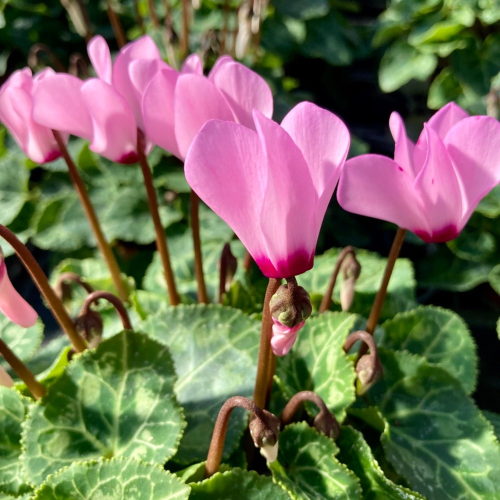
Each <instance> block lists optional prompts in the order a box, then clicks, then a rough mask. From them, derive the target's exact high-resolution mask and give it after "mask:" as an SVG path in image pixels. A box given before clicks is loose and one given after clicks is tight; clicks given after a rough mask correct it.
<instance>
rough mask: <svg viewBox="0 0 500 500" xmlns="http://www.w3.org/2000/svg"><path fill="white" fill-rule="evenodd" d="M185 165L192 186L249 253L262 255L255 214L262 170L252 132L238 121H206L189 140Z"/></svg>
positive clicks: (261, 188)
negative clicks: (189, 144) (190, 140)
mask: <svg viewBox="0 0 500 500" xmlns="http://www.w3.org/2000/svg"><path fill="white" fill-rule="evenodd" d="M184 170H185V174H186V179H187V181H188V182H189V184H190V186H191V187H192V188H193V190H194V191H195V192H196V193H197V194H198V196H199V197H200V198H201V199H202V200H203V201H204V202H205V203H206V204H207V205H208V206H209V207H210V208H211V209H212V210H213V211H214V212H215V213H216V214H217V215H218V216H219V217H221V218H222V219H223V220H225V221H226V222H227V224H229V226H230V227H231V229H232V230H233V231H234V232H235V233H236V235H237V236H238V238H239V239H240V240H241V241H242V243H243V245H245V247H246V248H247V250H248V251H249V252H250V254H251V255H252V257H253V258H254V259H257V258H258V257H260V256H262V255H265V253H266V247H265V244H264V241H263V237H262V234H261V231H260V227H259V226H260V224H259V217H260V212H261V210H262V203H263V199H264V189H265V180H266V176H267V172H266V164H265V159H264V156H263V152H262V148H261V145H260V141H259V138H258V136H257V134H256V133H255V132H254V131H253V130H250V129H247V128H246V127H243V126H242V125H239V124H237V123H231V122H222V121H219V120H212V121H209V122H208V123H207V124H205V126H204V127H203V128H202V129H201V130H200V132H199V134H198V135H197V136H196V138H195V140H194V141H193V144H192V146H191V148H190V150H189V153H188V156H187V158H186V162H185V165H184Z"/></svg>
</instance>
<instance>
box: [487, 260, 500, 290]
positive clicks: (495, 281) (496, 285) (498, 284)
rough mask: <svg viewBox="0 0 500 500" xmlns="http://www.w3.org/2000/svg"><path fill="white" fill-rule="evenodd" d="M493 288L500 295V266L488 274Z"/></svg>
mask: <svg viewBox="0 0 500 500" xmlns="http://www.w3.org/2000/svg"><path fill="white" fill-rule="evenodd" d="M488 281H489V282H490V285H491V288H493V290H495V292H497V293H498V294H499V295H500V264H497V265H496V266H495V267H494V268H493V269H492V270H491V271H490V274H488Z"/></svg>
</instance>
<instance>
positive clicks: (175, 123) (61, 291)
mask: <svg viewBox="0 0 500 500" xmlns="http://www.w3.org/2000/svg"><path fill="white" fill-rule="evenodd" d="M186 4H187V2H186ZM186 8H187V7H186V5H184V9H186ZM108 13H109V15H110V19H111V22H112V25H113V29H114V30H115V33H116V35H117V40H122V39H123V37H124V33H123V30H122V29H121V27H120V24H119V18H118V16H117V14H116V13H115V12H114V11H113V9H112V6H111V4H110V6H109V9H108ZM184 13H185V14H186V12H184ZM186 19H187V17H184V32H183V37H182V43H181V47H180V50H179V51H178V53H179V54H183V55H184V56H186V57H185V60H184V63H183V65H182V67H181V69H180V71H178V70H177V69H176V67H177V66H175V61H171V62H172V64H173V65H174V66H175V67H171V66H169V65H167V63H165V62H164V61H163V59H162V57H161V55H160V51H159V49H158V47H157V46H156V45H155V43H154V42H153V39H152V38H150V37H148V36H142V37H140V38H138V39H137V40H135V41H133V42H130V43H127V44H124V46H123V47H121V48H120V51H119V52H118V55H117V56H116V58H115V60H114V62H113V61H112V57H111V53H110V50H109V48H108V45H107V43H106V41H105V40H104V38H102V37H100V36H96V37H93V38H91V39H90V40H89V43H88V56H89V59H90V61H91V63H92V66H93V68H94V71H95V73H96V75H97V78H95V77H89V78H86V79H85V80H81V79H79V78H78V77H76V76H74V75H70V74H66V73H55V72H54V71H53V70H51V69H50V68H47V69H44V70H43V71H41V72H39V73H37V74H35V75H32V73H31V71H30V70H29V69H27V68H26V69H23V70H20V71H17V72H15V73H13V74H12V75H11V77H10V78H9V79H8V80H7V81H6V82H5V84H4V85H3V87H2V88H1V89H0V120H1V121H2V123H3V124H4V125H5V127H6V128H7V129H8V130H9V131H10V132H11V135H12V137H13V138H14V139H15V141H16V142H17V144H18V145H19V147H20V148H21V149H22V150H23V152H24V153H25V154H26V156H27V157H28V158H29V159H30V160H32V162H35V163H36V164H37V165H42V166H44V168H48V169H49V172H50V173H49V174H48V178H49V180H50V181H51V182H53V189H54V190H56V191H57V189H58V187H57V186H56V181H57V183H59V184H63V185H64V186H65V189H66V191H65V192H69V191H70V183H69V182H67V180H66V177H67V176H66V167H67V169H68V172H69V178H70V179H71V186H72V187H73V188H74V189H75V191H76V193H77V195H78V199H79V200H80V202H81V204H82V207H83V212H84V213H85V215H86V217H87V218H88V225H89V235H91V236H90V238H91V241H92V243H94V241H95V243H97V247H98V249H99V251H100V252H101V257H95V258H87V259H83V260H77V259H70V260H66V261H64V262H63V263H61V264H60V265H59V266H58V267H57V268H56V270H55V271H54V272H53V274H52V276H51V278H50V280H49V279H48V278H47V277H46V275H45V274H44V272H43V271H42V269H41V267H40V266H39V264H38V263H37V261H36V260H35V258H34V257H33V255H32V254H31V252H30V250H28V248H27V246H25V244H24V243H23V242H22V241H21V238H23V235H22V234H20V235H19V237H18V236H16V235H15V234H14V232H13V231H11V230H10V229H9V228H8V227H6V226H8V225H9V224H10V223H11V222H12V220H14V219H12V220H9V221H8V222H6V221H4V222H6V224H5V225H0V236H1V237H2V238H3V239H5V240H6V241H7V242H8V244H9V245H10V247H11V248H12V249H13V250H14V252H15V253H17V255H18V257H19V259H20V260H21V262H22V264H23V265H24V266H25V267H26V269H27V271H28V272H29V274H30V275H31V277H32V278H33V280H34V283H35V284H36V286H37V287H38V289H39V290H40V292H41V294H42V296H43V298H44V300H45V303H46V305H47V306H48V307H49V308H50V310H51V311H52V313H53V315H54V317H55V319H56V321H57V323H58V324H59V326H60V328H61V330H62V332H64V334H65V336H60V337H57V338H56V339H55V340H53V341H51V342H50V343H48V344H46V345H43V346H42V347H40V348H39V344H40V343H41V340H42V335H43V333H42V332H43V325H42V322H41V320H40V319H39V318H38V314H37V313H36V312H35V310H34V309H33V308H32V307H31V306H30V305H29V304H28V303H27V302H26V301H25V299H23V298H22V297H21V295H19V293H18V292H17V291H16V290H15V289H14V287H13V285H12V283H11V281H10V280H9V276H8V274H7V267H6V262H5V258H4V257H3V254H2V256H1V258H0V311H1V312H2V313H3V314H4V315H5V318H3V317H2V318H1V319H0V354H2V356H3V358H4V361H5V363H4V364H3V365H0V443H1V446H0V496H2V498H3V497H5V498H9V499H10V498H23V499H33V500H35V499H36V500H43V499H73V498H75V499H76V498H79V499H97V498H107V499H110V500H115V499H116V500H119V499H154V500H161V499H167V498H174V497H175V498H179V499H180V498H194V499H196V498H203V499H210V498H214V499H215V498H217V499H222V498H234V496H235V492H237V495H238V497H239V498H248V499H253V498H257V497H258V498H268V499H273V500H275V499H287V498H293V499H317V498H327V499H361V498H379V499H386V498H391V499H420V498H429V499H439V500H442V499H445V500H446V499H457V498H471V499H472V498H482V499H496V498H500V445H499V442H498V439H497V437H496V436H495V432H497V433H498V429H499V428H500V425H499V424H500V416H498V415H495V414H493V413H489V412H481V411H480V410H479V409H478V408H477V407H476V406H475V403H474V401H473V400H472V398H471V396H470V395H471V393H472V392H473V391H474V388H475V384H476V379H477V368H478V367H477V357H476V354H475V345H474V341H473V339H472V337H471V335H470V333H469V331H468V328H467V326H466V325H465V323H464V322H463V320H461V318H460V317H458V316H457V315H456V314H455V313H453V312H451V311H448V310H445V309H440V308H435V307H432V306H420V307H415V306H416V300H415V295H414V293H415V290H414V288H415V286H414V280H413V274H412V268H411V264H410V262H409V261H408V260H407V259H398V256H399V252H400V249H401V246H402V243H403V241H404V238H405V234H406V231H408V230H409V231H411V232H413V233H415V234H416V235H417V236H419V237H420V238H421V239H422V240H424V241H425V242H429V243H434V244H441V243H443V242H445V241H448V240H451V239H454V238H456V237H457V236H458V235H459V234H460V232H461V231H462V230H463V229H464V227H465V225H466V223H467V221H468V220H469V218H470V217H471V215H472V214H473V212H474V210H475V208H476V206H477V205H478V203H479V202H480V201H481V199H482V198H483V197H484V196H485V195H486V194H487V193H488V192H489V191H490V190H491V189H493V188H494V187H495V186H496V185H497V184H498V183H499V182H500V157H499V156H498V154H497V152H498V151H499V150H500V124H499V123H498V121H497V120H495V119H493V118H491V117H483V116H480V117H478V116H469V115H468V114H467V113H466V112H465V111H464V110H463V109H461V108H460V107H458V106H457V105H456V104H454V103H450V104H449V105H447V106H445V107H443V108H442V109H441V110H440V111H438V112H437V113H436V114H435V115H434V116H433V117H432V118H431V119H430V120H429V121H428V122H427V123H425V124H424V130H423V132H422V134H421V136H420V138H419V140H418V141H417V143H416V144H413V142H412V141H411V140H410V139H409V138H408V137H407V135H406V130H405V126H404V123H403V121H402V119H401V117H400V116H399V115H398V114H396V113H394V114H393V115H392V116H391V119H390V123H389V128H390V130H391V133H392V135H393V138H394V141H395V153H394V159H390V158H386V157H384V156H381V155H361V156H358V157H355V158H351V159H349V160H347V161H346V159H347V156H348V152H349V146H350V134H349V131H348V129H347V127H346V125H345V124H344V123H343V121H342V120H341V119H340V118H339V117H337V116H336V115H335V114H333V113H331V112H330V111H327V110H325V109H322V108H320V107H319V106H317V105H315V104H313V103H310V102H302V103H300V104H298V105H296V106H295V107H293V109H291V110H290V111H289V112H288V114H287V115H286V116H285V118H284V119H283V120H282V121H281V123H280V124H278V123H277V122H276V121H274V120H273V119H272V116H273V96H272V92H271V89H270V88H269V86H268V84H267V83H266V81H265V80H264V79H263V78H262V77H261V76H259V75H258V74H257V73H256V72H254V71H252V70H251V69H249V68H247V67H246V66H244V65H243V64H242V63H239V62H236V61H234V60H233V58H231V57H229V56H228V55H224V54H221V55H220V57H219V58H218V59H217V61H216V62H215V64H214V65H213V67H212V69H211V70H210V72H209V73H208V76H204V68H203V63H202V59H201V58H200V57H199V56H198V55H196V54H191V55H189V56H188V55H187V54H186V53H185V52H186V47H188V35H189V30H188V23H187V20H186ZM259 19H260V18H259ZM259 22H260V21H259ZM226 31H227V30H226ZM171 48H172V47H171ZM70 136H76V137H79V138H81V139H83V140H84V141H85V142H84V143H83V146H81V143H80V142H78V140H76V139H71V138H70ZM75 146H79V147H80V149H79V151H77V148H76V147H75ZM155 147H156V149H154V148H155ZM160 148H161V149H162V150H163V151H161V150H160ZM75 153H77V154H75ZM93 153H95V154H93ZM169 155H172V156H173V157H176V158H177V159H178V160H179V161H182V162H184V167H183V169H184V170H183V174H182V175H183V176H185V180H186V181H187V184H188V185H186V184H185V183H184V184H182V187H181V189H178V192H177V193H175V197H176V200H174V203H173V204H171V205H168V208H169V209H170V210H171V211H175V210H177V212H176V216H175V217H174V216H172V215H171V217H173V219H174V220H175V222H176V223H177V224H178V225H177V226H176V227H175V228H174V230H172V228H171V227H169V230H168V231H167V232H168V244H167V235H166V232H165V227H166V226H167V225H168V224H167V222H166V217H165V213H166V210H165V208H166V207H167V205H166V203H167V202H166V201H165V196H158V194H159V193H162V194H166V193H165V184H164V183H165V178H167V179H170V177H174V174H175V173H172V170H171V167H172V163H168V162H171V161H172V157H171V156H169ZM100 156H102V157H104V158H106V160H103V159H101V158H100ZM61 157H62V160H64V163H63V162H62V160H60V159H59V158H61ZM159 158H160V159H159ZM56 161H58V162H59V163H58V164H55V163H53V162H56ZM136 163H139V165H140V167H141V174H138V175H136V171H138V169H137V168H135V166H134V165H135V164H136ZM150 165H153V166H152V167H151V166H150ZM2 168H10V167H7V166H6V164H2ZM12 168H16V169H24V170H22V171H23V172H25V174H26V178H27V177H28V175H29V174H28V170H27V168H26V167H25V165H22V164H15V165H14V167H12ZM33 168H35V167H33ZM103 172H104V173H103ZM165 172H166V173H165ZM178 173H179V172H178V171H177V172H176V174H177V175H178ZM115 178H118V179H119V180H118V181H117V183H116V186H113V189H116V190H118V192H119V193H121V192H124V191H125V190H126V189H127V188H128V189H129V190H130V189H132V190H133V191H135V190H137V191H140V190H141V189H143V191H141V193H142V196H143V198H141V202H144V204H146V199H147V205H148V208H149V210H150V217H151V220H149V217H148V219H147V220H146V219H145V218H140V219H139V218H137V220H135V219H134V216H132V221H130V219H128V220H127V224H125V222H124V219H119V220H118V224H115V226H116V225H121V224H123V225H128V226H139V232H141V231H146V230H147V228H148V227H150V229H151V232H153V228H154V238H155V240H156V247H157V255H155V257H154V258H153V261H152V263H151V264H150V265H149V268H148V270H147V272H146V275H145V277H144V280H143V282H142V287H141V285H140V283H139V282H137V283H135V281H134V278H133V276H132V275H131V276H127V275H126V274H125V272H124V269H125V268H124V266H123V261H124V258H123V255H120V259H117V255H116V254H118V253H119V252H114V251H113V246H114V247H115V248H116V247H117V245H116V242H115V241H114V240H115V239H117V236H116V234H114V233H111V235H110V234H109V232H110V227H111V226H112V225H111V224H109V223H108V222H107V219H106V213H105V211H104V210H103V206H104V205H105V203H104V205H103V203H102V200H100V199H99V196H97V195H96V191H95V190H93V191H92V190H90V187H92V186H94V184H93V183H96V185H98V186H101V187H103V188H105V187H107V184H108V183H111V182H112V181H113V180H114V179H115ZM129 179H132V181H129ZM141 180H143V181H144V188H143V186H142V185H141V184H140V181H141ZM33 182H34V181H33ZM127 182H130V185H128V184H127ZM178 182H179V181H178ZM181 182H182V181H181ZM337 185H338V190H337V197H338V200H339V203H340V205H341V206H342V207H343V208H344V209H345V210H347V211H350V212H354V213H358V214H362V215H366V216H369V217H376V218H380V219H383V220H387V221H389V222H391V223H394V224H396V225H397V226H398V230H397V233H396V237H395V240H394V243H393V246H392V249H391V252H390V254H389V256H388V258H387V259H385V258H382V257H380V256H378V255H376V254H373V253H369V252H366V251H363V250H359V249H355V248H353V247H351V246H349V247H346V248H344V249H343V250H337V249H332V250H330V251H328V252H327V253H326V254H324V255H321V256H317V257H316V258H315V253H316V246H317V242H318V238H319V234H320V229H321V227H322V224H323V219H324V218H325V214H326V212H327V208H328V205H329V203H330V200H331V198H332V196H333V194H334V191H335V189H336V188H337ZM44 188H45V185H44ZM47 191H48V190H46V189H36V188H33V193H32V196H33V198H34V197H36V196H40V199H39V200H38V201H39V202H41V200H42V199H43V197H44V196H47ZM89 191H90V192H89ZM104 193H105V194H106V193H108V191H104ZM171 194H172V193H168V195H169V196H170V195H171ZM104 198H105V196H104ZM200 199H201V200H202V201H203V202H204V204H201V205H200ZM188 200H189V203H190V206H189V216H190V217H189V218H190V221H189V222H190V226H191V229H190V230H188V229H187V228H186V227H184V225H183V221H182V220H181V219H183V213H182V209H183V205H184V206H185V204H186V203H185V202H187V201H188ZM56 201H60V200H56ZM105 201H106V200H105ZM176 202H179V203H178V204H177V205H175V203H176ZM124 204H126V203H125V202H124ZM207 207H208V208H207ZM19 210H21V208H19ZM73 210H74V209H73ZM130 210H131V212H132V209H130ZM68 212H69V210H68ZM132 213H133V212H132ZM177 214H178V216H177ZM133 215H134V214H133ZM14 217H15V216H14ZM47 218H48V219H50V217H49V216H47V217H46V218H45V219H47ZM42 222H44V224H46V223H47V221H46V220H45V221H42ZM53 223H54V224H57V221H55V222H53ZM59 223H61V221H59ZM40 226H42V223H41V222H40ZM90 228H91V231H92V232H90ZM183 230H184V231H183ZM338 230H339V231H341V230H342V228H340V227H339V228H338ZM107 233H108V234H107ZM92 235H93V238H94V240H92ZM191 238H192V246H191V242H190V239H191ZM34 241H35V243H36V241H37V240H36V239H34ZM152 242H153V237H151V239H150V240H149V241H145V242H143V243H152ZM191 248H192V253H191ZM101 259H102V260H101ZM119 260H120V264H121V265H122V268H120V265H119ZM132 271H133V270H132ZM130 274H135V273H132V272H130ZM339 275H340V278H341V284H340V290H336V282H337V279H338V278H339ZM266 279H267V281H268V282H267V289H266V290H265V293H264V289H265V286H266V284H265V280H266ZM299 283H300V284H301V285H299ZM214 289H218V290H219V300H218V301H219V304H214V303H211V302H214V301H215V293H214ZM167 294H168V298H167ZM196 300H197V302H198V303H195V302H196ZM110 304H111V306H110ZM259 309H260V310H259ZM116 315H117V316H118V318H119V321H118V322H117V321H116V317H115V316H116ZM365 318H367V319H365ZM259 331H260V337H259ZM68 340H69V341H68ZM359 343H361V347H360V348H359V349H357V350H355V349H354V347H357V345H358V344H359ZM368 351H369V352H368ZM252 394H253V397H252ZM250 398H251V399H250ZM303 403H304V405H303ZM235 408H243V409H244V410H246V411H247V412H248V413H246V414H243V413H241V412H233V410H234V409H235ZM299 410H300V411H299ZM492 424H493V426H492ZM495 429H496V430H495ZM257 450H259V451H260V453H257V452H256V451H257Z"/></svg>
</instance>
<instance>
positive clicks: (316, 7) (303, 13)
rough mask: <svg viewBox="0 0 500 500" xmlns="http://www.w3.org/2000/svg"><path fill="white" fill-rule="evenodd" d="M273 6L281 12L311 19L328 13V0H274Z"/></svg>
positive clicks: (298, 17)
mask: <svg viewBox="0 0 500 500" xmlns="http://www.w3.org/2000/svg"><path fill="white" fill-rule="evenodd" d="M273 5H274V7H275V8H276V10H277V11H279V12H280V13H281V14H283V15H286V16H290V17H295V18H297V19H312V18H314V17H321V16H324V15H326V14H328V11H329V10H330V5H329V3H328V0H309V1H307V2H304V1H303V0H275V1H274V3H273Z"/></svg>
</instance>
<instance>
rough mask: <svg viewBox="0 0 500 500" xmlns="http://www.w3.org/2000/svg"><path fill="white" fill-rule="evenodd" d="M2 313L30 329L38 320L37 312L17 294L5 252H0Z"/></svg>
mask: <svg viewBox="0 0 500 500" xmlns="http://www.w3.org/2000/svg"><path fill="white" fill-rule="evenodd" d="M0 311H2V312H3V314H5V316H7V318H9V319H10V320H11V321H13V322H14V323H17V324H18V325H20V326H22V327H24V328H28V327H30V326H33V325H34V324H35V323H36V320H37V319H38V314H37V313H36V312H35V310H34V309H33V308H32V307H31V306H30V305H29V304H28V303H27V302H26V301H25V300H24V299H23V298H22V297H21V296H20V295H19V294H18V293H17V291H16V289H15V288H14V287H13V286H12V283H11V282H10V279H9V275H8V273H7V266H6V265H5V259H4V256H3V252H1V250H0Z"/></svg>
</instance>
